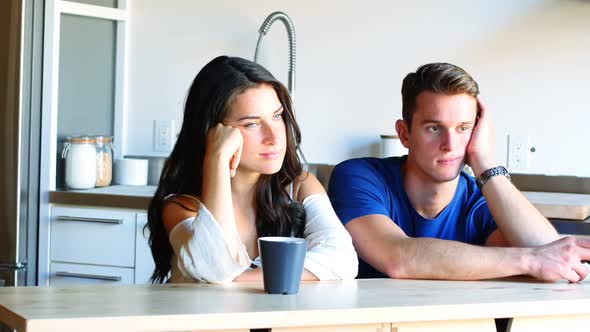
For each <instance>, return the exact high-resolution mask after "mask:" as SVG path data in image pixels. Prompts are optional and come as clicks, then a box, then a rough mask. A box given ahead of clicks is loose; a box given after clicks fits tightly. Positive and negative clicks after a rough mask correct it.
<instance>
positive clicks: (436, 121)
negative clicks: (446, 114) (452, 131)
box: [420, 119, 474, 125]
mask: <svg viewBox="0 0 590 332" xmlns="http://www.w3.org/2000/svg"><path fill="white" fill-rule="evenodd" d="M420 123H421V124H430V123H433V124H441V123H442V121H439V120H428V119H426V120H421V121H420ZM459 124H462V125H466V124H474V121H463V122H459Z"/></svg>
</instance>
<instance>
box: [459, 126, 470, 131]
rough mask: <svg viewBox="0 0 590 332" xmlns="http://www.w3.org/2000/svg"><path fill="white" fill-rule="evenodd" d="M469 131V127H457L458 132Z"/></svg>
mask: <svg viewBox="0 0 590 332" xmlns="http://www.w3.org/2000/svg"><path fill="white" fill-rule="evenodd" d="M469 129H471V128H470V127H469V126H461V127H459V130H461V131H468V130H469Z"/></svg>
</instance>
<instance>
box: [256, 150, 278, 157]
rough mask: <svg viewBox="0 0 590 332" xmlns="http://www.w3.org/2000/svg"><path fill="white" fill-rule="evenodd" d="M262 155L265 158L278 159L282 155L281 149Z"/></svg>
mask: <svg viewBox="0 0 590 332" xmlns="http://www.w3.org/2000/svg"><path fill="white" fill-rule="evenodd" d="M260 156H261V157H262V158H264V159H278V158H279V157H280V156H281V153H280V152H279V151H273V152H267V153H261V154H260Z"/></svg>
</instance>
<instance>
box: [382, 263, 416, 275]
mask: <svg viewBox="0 0 590 332" xmlns="http://www.w3.org/2000/svg"><path fill="white" fill-rule="evenodd" d="M382 272H383V273H384V274H385V275H386V276H387V277H388V278H391V279H408V278H410V276H409V275H408V273H407V270H406V269H405V268H404V267H403V266H402V264H400V263H399V262H391V263H388V264H385V267H384V268H383V269H382Z"/></svg>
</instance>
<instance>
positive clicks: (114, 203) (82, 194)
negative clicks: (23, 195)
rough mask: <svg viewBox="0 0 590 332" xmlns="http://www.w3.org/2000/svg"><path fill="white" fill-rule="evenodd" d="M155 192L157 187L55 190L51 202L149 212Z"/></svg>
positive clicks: (50, 195)
mask: <svg viewBox="0 0 590 332" xmlns="http://www.w3.org/2000/svg"><path fill="white" fill-rule="evenodd" d="M155 191H156V187H155V186H121V185H114V186H108V187H103V188H94V189H88V190H55V191H50V192H49V202H50V203H52V204H66V205H87V206H101V207H113V208H127V209H139V210H147V208H148V205H149V204H150V201H151V199H152V196H153V195H154V192H155Z"/></svg>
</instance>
